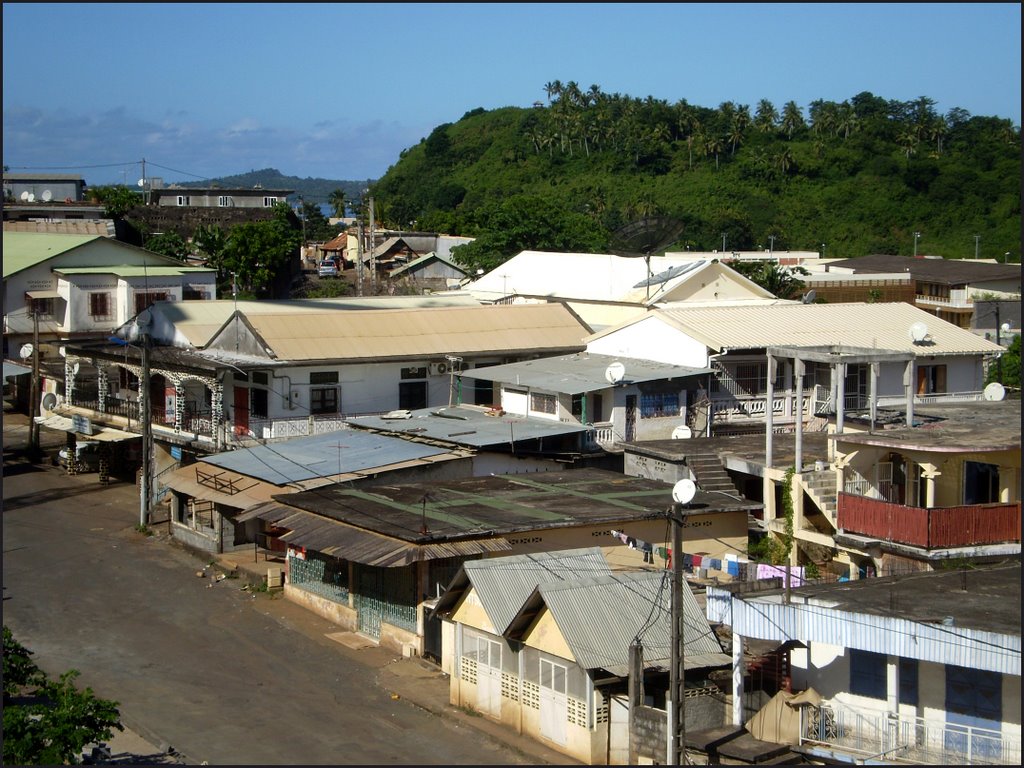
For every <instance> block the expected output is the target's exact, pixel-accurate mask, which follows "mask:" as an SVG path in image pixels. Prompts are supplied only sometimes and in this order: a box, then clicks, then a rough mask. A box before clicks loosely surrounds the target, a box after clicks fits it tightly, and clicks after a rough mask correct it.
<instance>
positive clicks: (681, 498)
mask: <svg viewBox="0 0 1024 768" xmlns="http://www.w3.org/2000/svg"><path fill="white" fill-rule="evenodd" d="M696 494H697V484H696V483H695V482H693V480H686V479H683V480H680V481H679V482H678V483H676V484H675V485H673V486H672V500H673V501H674V502H675V503H676V504H689V503H690V502H691V501H693V497H694V496H695V495H696Z"/></svg>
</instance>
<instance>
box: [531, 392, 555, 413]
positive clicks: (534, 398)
mask: <svg viewBox="0 0 1024 768" xmlns="http://www.w3.org/2000/svg"><path fill="white" fill-rule="evenodd" d="M530 410H531V411H533V412H534V413H549V414H551V415H552V416H553V415H555V414H556V413H558V398H557V397H555V396H554V395H548V394H545V393H543V392H531V393H530Z"/></svg>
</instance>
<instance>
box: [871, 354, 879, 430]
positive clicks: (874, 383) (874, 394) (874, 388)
mask: <svg viewBox="0 0 1024 768" xmlns="http://www.w3.org/2000/svg"><path fill="white" fill-rule="evenodd" d="M878 373H879V371H878V363H872V364H871V382H870V387H871V389H870V392H869V397H870V401H869V405H868V407H869V409H870V413H871V431H872V432H874V431H875V419H877V418H878Z"/></svg>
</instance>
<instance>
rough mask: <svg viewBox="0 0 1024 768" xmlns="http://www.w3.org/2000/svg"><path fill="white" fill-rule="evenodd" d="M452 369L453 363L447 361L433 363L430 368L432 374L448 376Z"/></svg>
mask: <svg viewBox="0 0 1024 768" xmlns="http://www.w3.org/2000/svg"><path fill="white" fill-rule="evenodd" d="M451 369H452V364H451V363H449V362H447V361H445V362H443V363H431V364H430V366H429V368H428V370H429V371H430V375H431V376H447V375H448V373H449V372H450V371H451Z"/></svg>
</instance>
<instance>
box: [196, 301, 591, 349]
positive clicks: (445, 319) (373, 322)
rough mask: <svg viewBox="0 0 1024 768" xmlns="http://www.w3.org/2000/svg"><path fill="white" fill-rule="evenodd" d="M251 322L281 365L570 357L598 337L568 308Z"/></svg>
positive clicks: (278, 317) (252, 318) (439, 310)
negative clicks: (491, 355)
mask: <svg viewBox="0 0 1024 768" xmlns="http://www.w3.org/2000/svg"><path fill="white" fill-rule="evenodd" d="M247 319H248V321H249V323H250V324H251V325H252V327H253V329H254V330H255V331H256V332H257V333H258V334H259V336H260V337H261V338H262V339H263V341H264V342H266V344H267V346H268V347H270V348H271V349H272V350H274V352H275V354H276V355H277V357H278V358H279V359H281V360H293V361H302V360H329V359H337V358H346V359H350V360H352V359H357V360H369V359H387V358H408V357H416V356H443V355H471V354H480V353H486V352H495V351H505V352H507V353H520V354H526V353H535V352H544V351H562V350H572V349H583V347H584V344H583V341H582V340H583V337H584V336H586V335H588V334H589V333H590V328H588V327H587V326H586V325H585V324H584V323H583V322H582V321H581V320H580V319H579V318H578V317H576V316H575V315H574V314H573V313H572V312H570V311H569V310H568V309H567V308H566V307H564V306H563V305H561V304H529V305H520V306H475V307H436V308H431V309H405V310H379V311H366V312H349V313H337V312H325V313H323V314H321V315H319V316H318V317H316V318H315V319H314V318H311V317H309V316H297V315H295V314H292V313H287V314H284V313H282V314H274V315H271V314H255V315H249V316H247ZM314 323H315V325H314ZM314 329H315V332H314ZM213 345H215V340H214V341H213V342H211V346H213Z"/></svg>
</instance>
